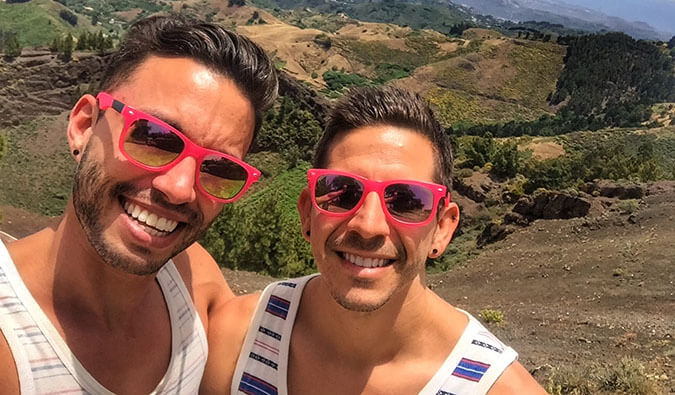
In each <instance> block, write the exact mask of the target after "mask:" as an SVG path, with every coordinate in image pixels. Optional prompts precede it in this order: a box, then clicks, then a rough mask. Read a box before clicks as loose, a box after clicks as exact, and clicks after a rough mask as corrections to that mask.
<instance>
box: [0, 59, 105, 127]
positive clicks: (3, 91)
mask: <svg viewBox="0 0 675 395" xmlns="http://www.w3.org/2000/svg"><path fill="white" fill-rule="evenodd" d="M104 67H105V56H97V55H92V54H82V55H79V54H78V55H76V56H75V57H74V58H73V60H71V61H70V62H63V61H61V60H59V59H58V58H57V57H56V55H55V54H52V53H50V52H47V51H26V53H25V54H23V55H22V56H20V57H18V58H16V59H14V60H12V61H8V60H6V59H2V60H0V114H1V116H0V128H2V127H6V126H10V125H17V124H19V123H22V122H26V121H29V120H31V119H33V118H35V117H37V116H40V115H57V114H60V113H62V112H64V111H68V110H70V108H71V107H72V105H73V103H74V102H75V100H77V98H78V97H79V95H80V94H81V93H84V92H87V91H89V90H90V89H95V88H96V85H97V83H98V80H99V78H100V76H101V73H103V69H104ZM94 91H95V90H94Z"/></svg>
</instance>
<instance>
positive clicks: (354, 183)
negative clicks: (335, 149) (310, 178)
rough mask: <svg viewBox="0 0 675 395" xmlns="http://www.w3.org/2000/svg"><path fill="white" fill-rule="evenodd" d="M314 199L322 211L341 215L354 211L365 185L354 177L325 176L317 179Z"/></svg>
mask: <svg viewBox="0 0 675 395" xmlns="http://www.w3.org/2000/svg"><path fill="white" fill-rule="evenodd" d="M314 189H315V191H314V198H315V200H316V204H317V205H318V206H319V208H320V209H322V210H326V211H330V212H334V213H340V212H345V211H349V210H351V209H353V208H354V207H355V206H356V205H357V204H358V203H359V201H360V200H361V197H362V196H363V184H361V182H360V181H359V180H357V179H355V178H353V177H349V176H343V175H323V176H320V177H318V178H317V180H316V187H315V188H314Z"/></svg>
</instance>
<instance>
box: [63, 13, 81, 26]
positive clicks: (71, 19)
mask: <svg viewBox="0 0 675 395" xmlns="http://www.w3.org/2000/svg"><path fill="white" fill-rule="evenodd" d="M59 16H60V17H61V19H63V20H64V21H66V22H68V23H70V24H71V25H73V26H76V25H77V15H75V14H73V13H72V12H70V11H68V10H61V11H60V12H59Z"/></svg>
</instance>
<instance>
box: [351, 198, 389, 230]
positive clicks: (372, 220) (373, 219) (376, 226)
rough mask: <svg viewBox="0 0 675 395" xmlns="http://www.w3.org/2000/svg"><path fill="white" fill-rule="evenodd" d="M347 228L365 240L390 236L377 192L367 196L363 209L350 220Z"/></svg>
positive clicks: (357, 211)
mask: <svg viewBox="0 0 675 395" xmlns="http://www.w3.org/2000/svg"><path fill="white" fill-rule="evenodd" d="M347 227H348V229H349V230H351V231H354V232H357V233H358V234H359V235H361V237H363V238H364V239H370V238H373V237H377V236H387V235H388V234H389V224H388V222H387V216H386V215H385V213H384V211H382V203H381V202H380V196H379V195H378V194H377V192H370V193H369V194H368V195H367V196H366V198H365V200H364V201H363V204H362V205H361V207H359V208H358V210H356V213H354V215H353V216H352V217H351V218H350V219H349V222H348V223H347Z"/></svg>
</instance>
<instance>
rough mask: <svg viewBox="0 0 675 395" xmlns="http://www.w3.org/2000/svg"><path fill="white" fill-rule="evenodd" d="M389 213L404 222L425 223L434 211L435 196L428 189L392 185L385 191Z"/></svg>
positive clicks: (417, 186) (415, 186)
mask: <svg viewBox="0 0 675 395" xmlns="http://www.w3.org/2000/svg"><path fill="white" fill-rule="evenodd" d="M384 201H385V203H386V206H387V210H389V213H390V214H391V215H392V216H393V217H394V218H396V219H398V220H400V221H403V222H410V223H418V222H424V221H425V220H426V219H427V218H429V215H431V211H432V210H433V202H434V194H433V192H432V191H431V190H429V189H428V188H425V187H423V186H419V185H413V184H391V185H389V186H387V187H386V188H385V190H384Z"/></svg>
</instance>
